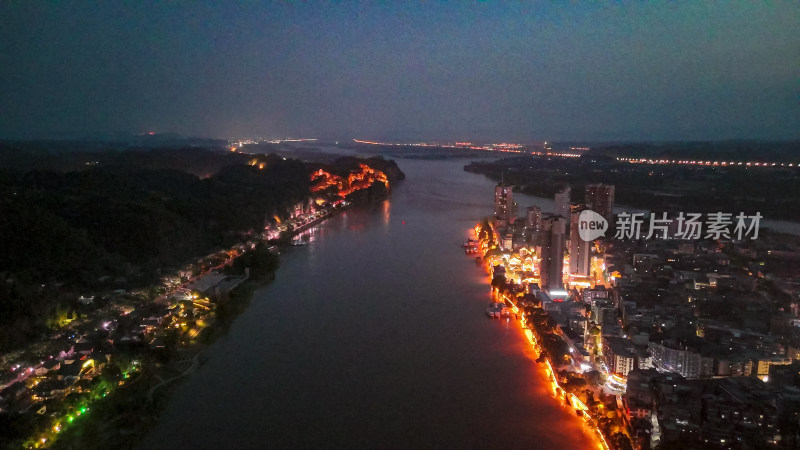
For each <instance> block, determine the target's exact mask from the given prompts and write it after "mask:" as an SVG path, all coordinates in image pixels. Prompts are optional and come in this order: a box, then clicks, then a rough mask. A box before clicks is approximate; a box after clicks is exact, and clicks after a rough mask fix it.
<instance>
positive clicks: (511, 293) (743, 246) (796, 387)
mask: <svg viewBox="0 0 800 450" xmlns="http://www.w3.org/2000/svg"><path fill="white" fill-rule="evenodd" d="M569 192H570V190H569V188H564V189H562V190H560V191H558V193H557V194H556V195H555V198H554V209H555V210H557V211H556V212H553V213H548V212H543V211H542V210H541V208H539V207H536V206H531V207H529V208H527V209H526V212H527V213H526V216H525V220H524V221H523V220H514V218H512V217H509V216H508V212H507V211H511V210H513V209H514V208H515V206H514V207H513V208H512V207H507V206H506V205H509V204H513V200H512V195H513V194H512V189H511V188H510V187H508V186H503V185H502V184H501V185H500V186H498V187H497V188H496V192H495V206H496V207H495V216H494V217H493V218H489V219H487V220H486V221H484V222H483V223H482V224H480V225H478V227H476V231H477V232H478V237H479V246H480V248H481V249H482V250H483V253H484V257H483V259H482V261H483V262H484V263H485V264H486V266H487V268H488V270H490V272H491V274H492V276H493V281H492V284H493V286H494V287H495V292H496V295H498V296H500V297H501V298H502V299H504V300H506V301H509V302H510V303H512V304H514V305H516V306H519V307H520V309H522V310H523V311H524V312H525V314H524V317H523V320H524V323H526V324H528V325H529V326H530V328H531V329H532V330H533V334H534V335H535V341H536V342H537V345H538V347H539V349H540V350H541V351H542V353H543V355H544V356H546V357H547V358H548V360H549V362H550V363H551V364H552V366H553V367H554V371H556V372H557V373H558V374H559V375H558V383H559V385H560V388H561V389H563V390H564V391H563V392H564V395H567V393H569V392H572V393H574V394H575V395H576V397H577V398H578V399H580V401H582V402H583V403H584V404H586V405H589V404H591V403H592V402H593V401H595V399H598V398H603V397H604V396H613V397H614V398H616V401H610V402H608V403H610V404H611V405H612V408H613V409H614V410H615V411H616V413H615V415H613V419H611V420H610V422H609V423H606V424H605V425H604V424H603V423H602V422H601V421H597V422H596V423H597V424H598V427H600V429H601V430H602V431H603V434H604V435H605V436H606V440H607V442H608V444H609V446H611V447H615V446H619V447H626V446H627V445H631V446H633V447H638V448H671V446H676V448H677V446H681V445H682V446H684V447H686V446H688V447H704V446H705V447H709V448H717V447H719V448H728V447H733V448H760V447H763V446H766V445H772V446H778V447H780V448H795V447H796V446H797V445H798V443H800V441H798V430H800V426H798V424H799V422H798V413H799V412H800V404H799V403H798V400H800V375H798V374H799V373H800V297H799V296H798V293H800V289H799V288H800V240H798V239H797V238H796V237H793V236H789V235H782V234H777V233H771V232H768V231H764V230H762V233H761V234H759V235H757V237H758V238H757V239H752V238H751V239H742V240H736V239H731V238H727V239H726V238H724V237H723V238H720V239H703V238H700V239H680V236H677V235H676V233H675V230H674V228H675V227H674V223H672V222H671V223H669V224H668V226H664V227H663V230H661V231H662V232H661V233H660V234H656V235H655V236H656V237H653V235H651V236H650V238H646V237H647V236H648V234H650V233H649V232H650V230H649V229H648V227H647V226H645V228H644V229H643V230H642V231H643V232H642V234H641V238H639V239H619V238H618V237H614V234H615V233H614V230H613V227H614V225H613V224H614V222H613V221H614V219H615V218H618V215H619V214H615V213H619V211H615V210H614V193H615V192H614V186H609V185H587V186H586V189H585V198H584V202H583V203H580V204H579V203H575V202H570V201H569ZM565 199H566V200H565ZM565 201H566V206H565ZM514 205H515V204H514ZM565 210H566V211H568V213H567V214H566V215H564V214H563V213H564V211H565ZM585 210H591V211H594V212H595V213H598V214H599V215H600V216H602V217H603V218H604V219H606V220H607V221H608V222H609V223H611V224H612V225H610V227H609V230H608V232H607V233H606V234H605V236H604V237H601V238H599V239H596V240H592V241H586V240H584V239H582V237H581V236H580V227H582V226H584V225H585V224H584V223H582V222H581V220H582V219H581V212H583V211H585ZM558 211H561V212H562V214H559V213H558ZM644 222H645V225H647V223H648V221H647V220H645V221H644ZM656 223H657V222H656ZM751 236H752V235H751ZM578 378H583V379H584V380H586V385H587V386H588V388H587V389H586V390H585V391H584V392H581V391H577V392H573V391H570V389H569V388H568V386H569V385H570V384H574V381H575V379H578ZM613 405H616V406H613ZM591 409H592V408H588V410H591ZM606 411H607V409H606ZM599 417H600V416H597V417H595V419H596V420H597V419H598V418H599ZM620 434H622V435H624V436H625V438H624V439H623V438H622V437H621V436H620ZM615 436H616V437H615ZM626 442H627V443H626ZM659 446H660V447H659Z"/></svg>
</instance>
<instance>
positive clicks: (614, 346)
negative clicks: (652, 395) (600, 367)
mask: <svg viewBox="0 0 800 450" xmlns="http://www.w3.org/2000/svg"><path fill="white" fill-rule="evenodd" d="M603 357H604V358H605V361H606V366H608V370H609V371H610V372H612V373H615V374H617V375H620V376H622V377H627V376H628V373H629V372H630V371H632V370H633V369H636V347H635V346H634V345H633V342H632V341H631V340H630V339H624V338H621V337H618V336H605V337H603Z"/></svg>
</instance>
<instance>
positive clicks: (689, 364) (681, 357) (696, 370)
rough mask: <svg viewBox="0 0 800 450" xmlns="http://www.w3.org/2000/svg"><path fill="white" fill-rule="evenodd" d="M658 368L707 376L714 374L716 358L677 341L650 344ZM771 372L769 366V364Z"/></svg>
mask: <svg viewBox="0 0 800 450" xmlns="http://www.w3.org/2000/svg"><path fill="white" fill-rule="evenodd" d="M648 348H649V350H650V354H651V355H652V356H653V366H655V368H656V369H659V370H664V371H668V372H675V373H679V374H681V376H683V377H685V378H689V379H691V378H707V377H710V376H712V375H713V374H714V358H713V357H708V356H703V355H701V354H700V353H699V352H695V351H692V350H690V349H688V348H681V347H680V346H678V345H676V344H675V343H657V342H650V343H649V344H648ZM767 373H769V366H767Z"/></svg>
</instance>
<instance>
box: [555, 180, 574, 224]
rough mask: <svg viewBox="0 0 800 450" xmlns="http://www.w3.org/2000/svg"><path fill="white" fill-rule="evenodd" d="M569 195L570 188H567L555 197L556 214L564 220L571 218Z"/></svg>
mask: <svg viewBox="0 0 800 450" xmlns="http://www.w3.org/2000/svg"><path fill="white" fill-rule="evenodd" d="M569 194H570V188H569V186H567V187H565V188H564V189H562V190H560V191H558V192H556V196H555V199H554V200H555V209H556V210H555V211H554V212H555V213H556V215H557V216H561V217H564V218H567V217H569Z"/></svg>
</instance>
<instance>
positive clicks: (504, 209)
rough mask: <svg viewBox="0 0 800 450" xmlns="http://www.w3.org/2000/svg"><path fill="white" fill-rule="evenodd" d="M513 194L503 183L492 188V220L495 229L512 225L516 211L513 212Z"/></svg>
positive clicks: (509, 187)
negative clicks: (493, 219) (493, 220)
mask: <svg viewBox="0 0 800 450" xmlns="http://www.w3.org/2000/svg"><path fill="white" fill-rule="evenodd" d="M514 209H515V208H514V194H513V192H512V191H511V186H506V185H505V184H503V183H500V184H499V185H497V187H495V188H494V218H495V226H496V227H497V228H505V227H507V226H508V225H511V224H512V223H514V219H515V218H516V217H515V216H516V211H514Z"/></svg>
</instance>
